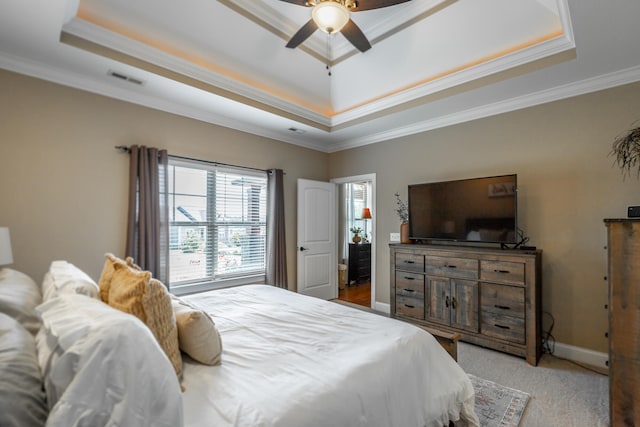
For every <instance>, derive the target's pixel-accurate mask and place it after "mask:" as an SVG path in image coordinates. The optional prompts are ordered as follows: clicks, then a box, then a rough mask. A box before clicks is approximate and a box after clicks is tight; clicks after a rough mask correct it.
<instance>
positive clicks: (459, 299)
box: [451, 279, 478, 332]
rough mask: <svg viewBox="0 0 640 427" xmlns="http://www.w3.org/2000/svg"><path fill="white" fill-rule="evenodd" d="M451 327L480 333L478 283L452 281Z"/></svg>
mask: <svg viewBox="0 0 640 427" xmlns="http://www.w3.org/2000/svg"><path fill="white" fill-rule="evenodd" d="M451 288H452V294H453V297H452V300H451V326H453V327H456V328H460V329H464V330H466V331H469V332H478V282H474V281H471V280H460V279H451Z"/></svg>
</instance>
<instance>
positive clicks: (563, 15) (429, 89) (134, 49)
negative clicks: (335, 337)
mask: <svg viewBox="0 0 640 427" xmlns="http://www.w3.org/2000/svg"><path fill="white" fill-rule="evenodd" d="M443 1H444V0H440V1H439V3H442V2H443ZM567 1H568V0H558V10H559V14H560V21H561V23H562V29H563V34H562V35H561V36H559V37H556V38H554V39H552V40H547V41H544V42H541V43H539V44H537V45H534V46H530V47H528V48H525V49H522V50H520V51H516V52H513V53H509V54H507V55H505V56H502V57H500V58H496V59H492V60H489V61H487V62H484V63H481V64H478V65H475V66H472V67H469V68H466V69H464V70H461V71H458V72H455V73H452V74H449V75H446V76H444V77H441V78H438V79H435V80H433V81H428V82H426V83H424V84H421V85H419V86H416V87H413V88H409V89H406V90H404V91H402V92H399V93H395V94H389V95H387V96H383V97H382V98H380V99H377V100H373V101H371V102H365V103H364V104H362V105H360V106H356V107H354V108H350V109H348V110H346V111H344V112H340V113H338V114H336V115H334V116H332V117H329V116H326V115H324V114H322V113H318V112H316V111H314V110H312V109H310V108H306V107H304V106H301V105H299V104H296V103H293V102H289V101H287V100H285V99H282V98H280V97H278V96H275V95H271V94H269V93H266V92H263V91H261V90H258V89H256V88H254V87H252V86H249V85H247V84H243V83H241V82H238V81H236V80H233V79H231V78H228V77H226V76H224V75H222V74H220V73H216V72H215V71H212V70H208V69H204V68H202V67H199V66H195V65H193V64H191V63H189V62H188V61H186V60H182V59H180V58H176V57H175V56H172V55H169V54H167V53H164V52H162V51H161V50H159V49H155V48H152V47H150V46H148V45H145V44H143V43H140V42H137V41H135V40H131V39H129V38H127V37H124V36H122V35H120V34H117V33H114V32H112V31H109V30H107V29H104V28H102V27H100V26H97V25H94V24H91V23H88V22H86V21H83V20H81V19H78V18H74V19H72V20H71V21H69V22H68V23H66V24H65V25H64V27H63V31H64V32H66V33H69V34H72V35H74V36H76V37H79V38H81V39H85V40H88V41H91V42H93V43H96V44H99V45H102V46H105V47H109V48H111V49H114V50H117V51H120V52H122V53H125V54H127V55H131V56H132V57H134V58H139V59H141V60H144V61H147V62H149V63H151V64H154V65H156V66H160V67H163V68H166V69H168V70H172V71H175V72H177V73H180V74H183V75H185V76H187V77H191V78H194V79H196V80H199V81H202V82H204V83H207V84H210V85H213V86H215V87H218V88H221V89H223V90H227V91H230V92H232V93H235V94H237V95H239V96H242V97H246V98H248V99H251V100H253V101H256V102H259V103H263V104H265V105H269V106H272V107H274V108H275V109H279V110H281V111H283V112H286V113H290V114H292V115H294V116H297V117H300V118H302V119H305V120H307V121H309V122H311V123H315V124H317V125H318V126H319V127H320V128H333V127H335V126H340V125H347V124H348V123H349V122H352V121H356V120H359V119H362V118H365V117H367V116H369V115H371V114H374V113H378V112H380V111H384V110H388V109H391V108H394V107H396V106H399V105H401V104H404V103H407V102H411V101H415V100H416V99H419V98H422V97H426V96H428V95H432V94H435V93H438V92H441V91H443V90H446V89H450V88H453V87H455V86H458V85H461V84H464V83H468V82H471V81H473V80H476V79H481V78H483V77H487V76H490V75H493V74H496V73H499V72H502V71H506V70H508V69H511V68H514V67H517V66H520V65H524V64H527V63H530V62H533V61H536V60H539V59H543V58H546V57H549V56H551V55H554V54H558V53H561V52H565V51H567V50H570V49H575V40H574V37H573V29H572V25H571V19H570V16H569V8H568V4H567ZM246 2H248V3H249V4H251V3H255V4H259V3H260V2H255V1H253V2H252V1H251V0H236V3H242V4H243V5H244V3H246ZM425 3H428V4H429V7H425V9H426V10H429V9H430V8H432V7H434V6H435V5H433V3H432V2H425ZM439 3H438V4H439ZM255 4H254V6H256V5H255ZM261 9H262V8H261V7H259V8H257V9H256V7H253V10H254V12H255V13H258V12H260V11H261ZM267 9H270V8H268V7H267ZM409 10H412V11H414V12H413V13H414V14H413V15H407V14H409V12H408V11H409ZM399 11H400V12H397V13H404V14H405V16H403V18H405V19H406V18H407V16H415V9H409V8H404V9H403V8H399ZM381 28H382V27H381ZM384 28H387V27H384Z"/></svg>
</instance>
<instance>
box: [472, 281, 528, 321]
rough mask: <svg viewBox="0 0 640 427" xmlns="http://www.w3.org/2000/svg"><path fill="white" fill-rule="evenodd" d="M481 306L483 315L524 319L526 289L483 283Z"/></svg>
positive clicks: (481, 286) (481, 287)
mask: <svg viewBox="0 0 640 427" xmlns="http://www.w3.org/2000/svg"><path fill="white" fill-rule="evenodd" d="M480 306H481V309H482V313H494V314H496V315H498V316H513V317H518V318H521V319H524V308H525V296H524V288H521V287H518V286H507V285H498V284H495V283H485V282H481V284H480Z"/></svg>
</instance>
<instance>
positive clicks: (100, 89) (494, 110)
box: [0, 53, 640, 153]
mask: <svg viewBox="0 0 640 427" xmlns="http://www.w3.org/2000/svg"><path fill="white" fill-rule="evenodd" d="M0 68H3V69H7V70H10V71H13V72H16V73H20V74H25V75H28V76H32V77H35V78H39V79H43V80H47V81H51V82H54V83H58V84H61V85H64V86H69V87H73V88H76V89H80V90H85V91H88V92H92V93H96V94H99V95H103V96H106V97H110V98H115V99H119V100H122V101H126V102H130V103H133V104H138V105H142V106H145V107H149V108H153V109H157V110H161V111H166V112H169V113H173V114H177V115H180V116H184V117H189V118H193V119H196V120H200V121H203V122H206V123H211V124H214V125H218V126H223V127H228V128H231V129H235V130H239V131H242V132H247V133H250V134H253V135H258V136H263V137H266V138H271V139H275V140H278V141H282V142H286V143H289V144H293V145H297V146H301V147H305V148H309V149H312V150H316V151H320V152H326V153H333V152H338V151H342V150H347V149H350V148H356V147H361V146H364V145H369V144H374V143H377V142H382V141H386V140H390V139H395V138H401V137H404V136H409V135H414V134H417V133H421V132H426V131H429V130H434V129H438V128H442V127H446V126H451V125H455V124H459V123H464V122H467V121H471V120H477V119H481V118H485V117H490V116H492V115H496V114H502V113H508V112H509V111H515V110H519V109H523V108H527V107H533V106H536V105H540V104H544V103H548V102H553V101H559V100H562V99H566V98H571V97H574V96H578V95H583V94H587V93H591V92H595V91H599V90H605V89H609V88H612V87H616V86H621V85H625V84H629V83H634V82H637V81H640V66H635V67H631V68H627V69H624V70H620V71H616V72H612V73H608V74H604V75H601V76H596V77H592V78H589V79H584V80H581V81H578V82H574V83H569V84H565V85H561V86H557V87H554V88H551V89H546V90H543V91H538V92H536V93H531V94H527V95H523V96H519V97H515V98H511V99H508V100H504V101H500V102H496V103H493V104H488V105H485V106H481V107H477V108H472V109H469V110H465V111H461V112H458V113H454V114H449V115H447V116H442V117H437V118H434V119H430V120H424V121H421V122H419V123H416V124H414V125H411V126H402V127H398V128H395V129H390V130H388V131H385V132H379V133H376V134H370V135H366V136H363V137H361V138H352V139H350V140H348V141H343V142H339V143H336V144H334V145H332V146H330V147H328V146H327V145H326V144H324V143H322V142H317V143H312V142H308V141H301V140H300V139H298V138H296V137H295V134H292V136H291V137H287V136H285V137H283V135H282V134H280V133H277V132H270V131H268V130H267V129H265V128H262V127H259V126H251V125H250V124H248V123H246V122H240V121H236V120H232V119H228V118H226V117H221V116H219V115H213V114H212V113H211V112H209V111H204V110H199V109H194V108H189V107H185V106H183V105H178V104H176V103H174V102H169V101H167V100H165V99H161V98H158V97H153V96H145V95H142V94H139V93H135V92H131V91H130V90H128V89H126V88H118V87H116V86H115V85H108V84H104V83H100V82H98V81H97V80H94V79H88V78H86V77H85V76H83V75H81V74H77V73H71V72H69V71H67V70H60V69H56V68H53V67H51V66H50V65H48V64H42V63H38V62H34V61H30V60H26V59H24V58H21V57H16V56H11V55H8V54H6V53H1V54H0Z"/></svg>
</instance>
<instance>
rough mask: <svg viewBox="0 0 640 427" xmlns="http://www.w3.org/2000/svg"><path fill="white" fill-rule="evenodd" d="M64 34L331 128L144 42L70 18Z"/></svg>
mask: <svg viewBox="0 0 640 427" xmlns="http://www.w3.org/2000/svg"><path fill="white" fill-rule="evenodd" d="M65 34H69V35H71V36H73V37H77V38H79V39H81V40H85V41H88V42H90V43H94V44H96V45H99V46H103V47H105V48H107V49H109V50H113V51H117V52H121V53H123V54H125V55H128V56H131V57H133V58H136V59H139V60H141V61H145V62H148V63H150V64H153V65H155V66H158V67H162V68H164V69H166V70H170V71H171V72H172V73H175V74H178V75H182V76H185V77H188V78H192V79H195V80H198V81H200V82H203V83H206V84H208V85H211V86H213V87H215V88H221V89H223V90H225V91H228V92H231V93H234V94H237V95H239V96H241V97H246V98H248V99H251V100H253V101H256V102H258V103H260V104H263V105H265V106H270V107H272V110H273V112H275V110H281V111H284V112H287V113H290V114H292V115H294V116H296V117H298V118H300V119H304V120H303V121H306V122H311V123H308V124H310V125H312V126H313V124H316V126H317V127H319V128H321V129H325V128H329V127H330V126H331V121H330V119H329V117H327V116H326V115H324V114H321V113H318V112H316V111H313V110H311V109H309V108H305V107H303V106H300V105H298V104H295V103H292V102H288V101H286V100H283V99H282V98H280V97H277V96H274V95H271V94H269V93H267V92H264V91H261V90H258V89H256V88H254V87H252V86H250V85H248V84H243V83H241V82H238V81H236V80H234V79H231V78H229V77H227V76H225V75H223V74H220V73H217V72H215V71H212V70H209V69H206V68H203V67H200V66H197V65H194V64H191V63H190V62H188V61H186V60H183V59H180V58H177V57H175V56H173V55H170V54H167V53H165V52H163V51H161V50H159V49H155V48H153V47H150V46H148V45H146V44H144V43H140V42H138V41H136V40H132V39H129V38H127V37H124V36H122V35H120V34H117V33H114V32H112V31H109V30H107V29H105V28H102V27H100V26H98V25H94V24H92V23H89V22H86V21H83V20H81V19H78V18H74V19H72V20H71V21H69V22H68V23H66V24H65V25H64V26H63V28H62V37H61V39H62V40H63V42H64V41H65V39H64V35H65ZM81 48H82V47H81ZM134 66H136V65H134ZM145 71H146V70H145ZM212 93H215V92H212ZM276 114H277V113H276Z"/></svg>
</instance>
